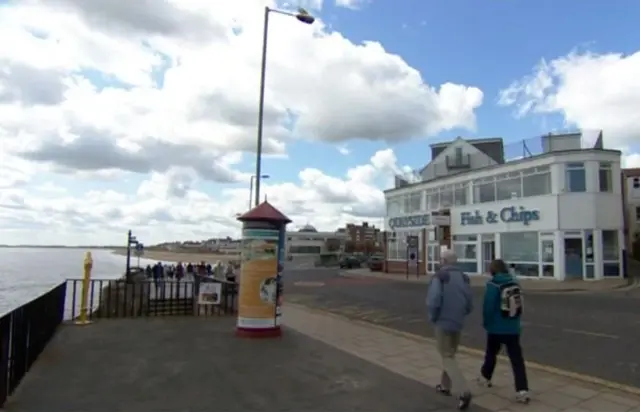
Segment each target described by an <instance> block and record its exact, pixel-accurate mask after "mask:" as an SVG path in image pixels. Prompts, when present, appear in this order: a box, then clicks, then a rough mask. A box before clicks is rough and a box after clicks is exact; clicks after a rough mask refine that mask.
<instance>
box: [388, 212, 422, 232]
mask: <svg viewBox="0 0 640 412" xmlns="http://www.w3.org/2000/svg"><path fill="white" fill-rule="evenodd" d="M430 223H431V215H416V216H405V217H392V218H391V219H389V228H390V229H391V230H395V229H396V228H404V227H420V226H429V224H430Z"/></svg>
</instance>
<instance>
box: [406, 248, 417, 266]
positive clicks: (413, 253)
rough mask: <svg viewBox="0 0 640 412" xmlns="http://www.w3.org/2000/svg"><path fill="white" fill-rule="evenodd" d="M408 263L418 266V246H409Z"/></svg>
mask: <svg viewBox="0 0 640 412" xmlns="http://www.w3.org/2000/svg"><path fill="white" fill-rule="evenodd" d="M407 263H408V264H409V266H410V267H418V248H417V247H411V246H409V247H407Z"/></svg>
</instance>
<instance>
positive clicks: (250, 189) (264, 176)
mask: <svg viewBox="0 0 640 412" xmlns="http://www.w3.org/2000/svg"><path fill="white" fill-rule="evenodd" d="M260 178H262V179H268V178H269V175H262V176H260ZM254 179H255V180H256V182H259V181H260V179H256V175H253V176H251V182H249V210H251V201H252V200H253V180H254ZM258 187H259V186H258V184H257V183H256V190H258ZM256 206H258V204H257V203H256Z"/></svg>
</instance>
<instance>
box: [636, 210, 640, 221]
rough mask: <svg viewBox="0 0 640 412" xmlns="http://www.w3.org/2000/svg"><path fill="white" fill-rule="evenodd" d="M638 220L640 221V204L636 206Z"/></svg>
mask: <svg viewBox="0 0 640 412" xmlns="http://www.w3.org/2000/svg"><path fill="white" fill-rule="evenodd" d="M636 220H637V221H640V206H636Z"/></svg>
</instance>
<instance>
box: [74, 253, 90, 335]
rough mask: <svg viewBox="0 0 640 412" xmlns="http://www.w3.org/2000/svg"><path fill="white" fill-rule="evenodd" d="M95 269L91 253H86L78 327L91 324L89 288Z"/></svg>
mask: <svg viewBox="0 0 640 412" xmlns="http://www.w3.org/2000/svg"><path fill="white" fill-rule="evenodd" d="M92 268H93V258H92V257H91V252H89V251H87V252H85V253H84V277H83V278H82V296H81V297H80V317H79V318H78V320H77V321H76V325H88V324H89V323H91V321H90V320H88V319H87V318H88V312H89V308H88V307H87V306H88V305H89V287H90V283H91V282H90V281H91V269H92Z"/></svg>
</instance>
